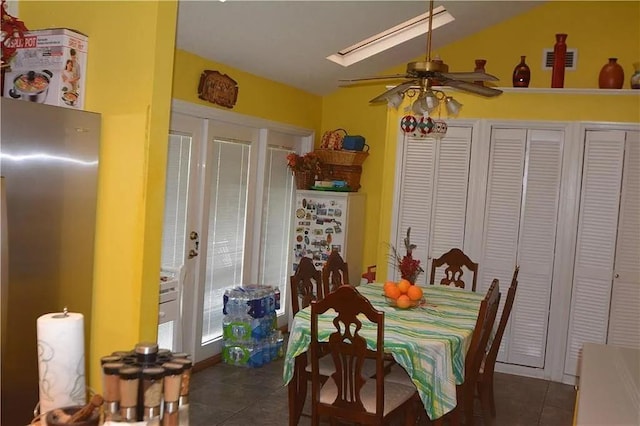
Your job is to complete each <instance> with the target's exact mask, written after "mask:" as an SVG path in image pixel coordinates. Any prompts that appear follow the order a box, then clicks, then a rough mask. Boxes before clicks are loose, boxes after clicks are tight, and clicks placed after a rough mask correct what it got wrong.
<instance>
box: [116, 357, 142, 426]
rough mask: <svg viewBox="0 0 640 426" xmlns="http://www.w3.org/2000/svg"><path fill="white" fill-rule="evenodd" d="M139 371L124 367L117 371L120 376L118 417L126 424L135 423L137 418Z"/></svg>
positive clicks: (138, 369)
mask: <svg viewBox="0 0 640 426" xmlns="http://www.w3.org/2000/svg"><path fill="white" fill-rule="evenodd" d="M141 371H142V370H141V369H140V368H138V367H133V366H124V367H122V368H120V370H119V373H118V374H119V376H120V415H121V416H122V418H123V420H124V421H126V422H135V421H136V420H137V418H138V415H137V410H138V387H139V385H140V373H141Z"/></svg>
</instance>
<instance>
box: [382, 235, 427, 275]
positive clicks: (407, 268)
mask: <svg viewBox="0 0 640 426" xmlns="http://www.w3.org/2000/svg"><path fill="white" fill-rule="evenodd" d="M410 235H411V227H409V228H408V229H407V236H406V238H405V239H404V246H405V248H406V250H407V254H405V255H404V256H402V257H400V255H399V254H398V251H397V250H396V248H395V247H394V246H393V245H391V244H390V245H389V247H390V248H391V251H392V254H391V256H392V258H393V259H392V260H393V263H394V265H395V266H396V267H397V268H398V271H400V275H401V277H402V278H404V279H405V280H408V281H409V282H410V283H411V284H415V283H416V280H417V279H418V275H420V273H422V272H424V269H422V266H420V261H419V260H418V259H414V258H413V249H415V248H416V247H417V246H416V245H415V244H411V238H410Z"/></svg>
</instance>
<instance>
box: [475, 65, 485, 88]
mask: <svg viewBox="0 0 640 426" xmlns="http://www.w3.org/2000/svg"><path fill="white" fill-rule="evenodd" d="M486 64H487V60H486V59H476V68H475V69H474V70H473V72H482V73H484V72H485V70H484V66H485V65H486ZM474 83H475V84H479V85H480V86H484V81H474Z"/></svg>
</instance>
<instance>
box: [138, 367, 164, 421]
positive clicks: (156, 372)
mask: <svg viewBox="0 0 640 426" xmlns="http://www.w3.org/2000/svg"><path fill="white" fill-rule="evenodd" d="M163 379H164V368H162V367H149V368H144V369H142V392H143V397H142V399H143V405H144V410H143V414H142V420H151V419H155V418H159V417H160V405H161V404H162V385H163Z"/></svg>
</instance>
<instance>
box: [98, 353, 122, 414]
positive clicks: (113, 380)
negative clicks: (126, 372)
mask: <svg viewBox="0 0 640 426" xmlns="http://www.w3.org/2000/svg"><path fill="white" fill-rule="evenodd" d="M104 358H106V357H104ZM122 367H124V364H123V363H122V362H107V363H104V364H102V397H103V398H104V413H105V420H112V419H114V418H115V417H116V416H117V414H118V412H119V411H120V369H121V368H122Z"/></svg>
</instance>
